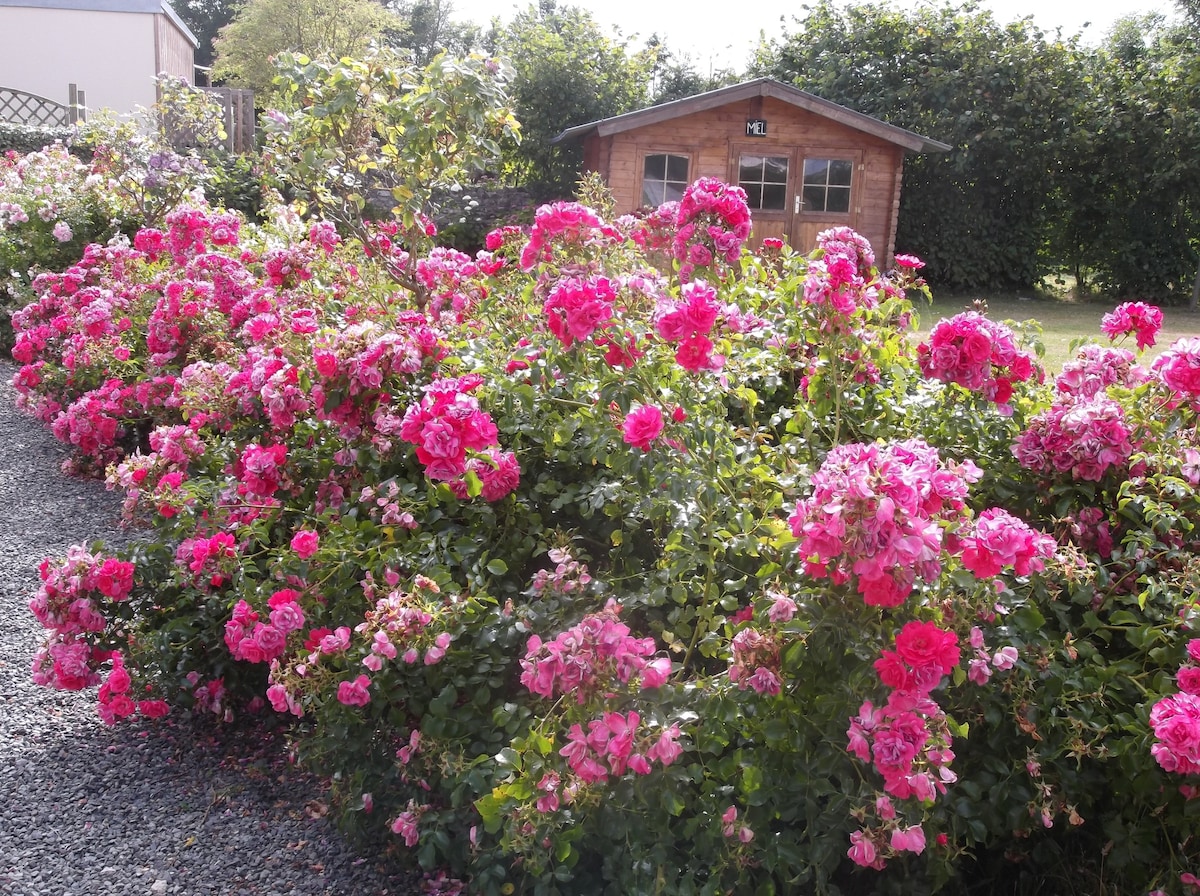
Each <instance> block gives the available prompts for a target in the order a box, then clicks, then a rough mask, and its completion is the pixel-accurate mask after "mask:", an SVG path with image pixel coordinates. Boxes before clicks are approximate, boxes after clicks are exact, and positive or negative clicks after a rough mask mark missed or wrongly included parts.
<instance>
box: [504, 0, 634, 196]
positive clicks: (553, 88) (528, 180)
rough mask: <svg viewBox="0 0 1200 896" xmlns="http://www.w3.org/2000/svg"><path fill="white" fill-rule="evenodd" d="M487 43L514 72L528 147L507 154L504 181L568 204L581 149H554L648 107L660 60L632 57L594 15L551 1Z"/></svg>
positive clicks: (515, 94) (519, 114)
mask: <svg viewBox="0 0 1200 896" xmlns="http://www.w3.org/2000/svg"><path fill="white" fill-rule="evenodd" d="M489 41H490V45H491V49H492V51H493V52H495V53H496V54H497V55H500V56H504V57H506V58H507V59H508V60H510V61H511V63H512V66H513V69H514V70H515V76H514V78H513V82H512V85H511V87H510V89H509V92H510V95H511V96H512V102H513V109H514V111H515V113H516V117H517V119H518V120H519V121H520V122H521V133H522V140H521V142H520V144H515V143H509V144H506V146H505V151H504V156H503V163H504V167H503V174H504V177H505V179H506V180H507V181H509V182H510V183H515V184H517V185H519V186H523V187H528V188H529V189H531V190H533V191H534V192H535V193H537V194H538V195H539V196H543V197H554V198H562V197H564V196H570V195H571V190H572V186H573V184H574V183H575V179H576V178H577V177H578V176H579V172H580V165H581V162H582V160H583V151H582V147H581V146H580V145H579V144H578V143H572V144H561V143H552V142H551V141H552V140H553V139H554V138H555V137H556V136H558V135H559V134H560V133H562V132H563V131H564V130H566V129H567V128H569V127H572V126H574V125H578V124H586V123H587V122H589V121H597V120H599V119H601V118H608V117H610V116H612V115H619V114H621V113H622V112H629V111H632V110H634V109H638V108H641V107H642V106H644V105H645V104H646V98H647V88H648V85H649V81H650V73H651V70H652V68H653V66H654V62H655V58H656V55H657V54H656V52H655V51H654V50H651V49H647V50H642V51H638V52H634V53H630V52H629V51H628V47H627V45H626V44H624V43H622V42H621V41H620V40H619V39H616V38H611V37H606V36H605V35H604V33H603V31H602V30H601V28H600V26H599V25H598V24H597V23H596V21H595V19H593V18H592V16H591V14H590V13H589V12H587V11H586V10H584V9H582V8H580V7H574V6H565V7H559V6H557V5H556V4H555V3H554V2H553V0H544V2H542V3H541V4H540V5H539V6H537V7H535V6H532V5H531V6H529V7H528V8H527V9H525V10H524V11H522V12H519V13H517V15H516V16H514V18H513V20H512V21H511V22H510V23H509V24H508V25H506V26H505V27H504V28H503V29H502V30H500V31H499V32H493V34H491V35H490V36H489Z"/></svg>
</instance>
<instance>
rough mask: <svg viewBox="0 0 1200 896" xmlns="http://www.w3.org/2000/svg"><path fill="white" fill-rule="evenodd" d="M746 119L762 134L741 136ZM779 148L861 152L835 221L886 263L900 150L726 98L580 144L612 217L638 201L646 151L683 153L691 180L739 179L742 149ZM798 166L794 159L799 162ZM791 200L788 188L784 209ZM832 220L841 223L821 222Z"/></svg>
mask: <svg viewBox="0 0 1200 896" xmlns="http://www.w3.org/2000/svg"><path fill="white" fill-rule="evenodd" d="M751 118H763V119H766V121H767V136H766V137H747V136H745V132H746V121H747V119H751ZM777 148H786V149H788V150H790V149H792V148H798V149H799V150H800V152H801V158H803V156H804V155H805V154H807V155H809V156H811V157H829V158H838V157H840V156H839V151H843V152H854V153H857V152H861V153H862V169H861V170H856V171H855V172H854V187H853V192H852V197H851V214H850V215H849V216H840V217H842V218H849V219H850V220H845V221H842V222H841V223H847V224H849V225H850V226H852V227H854V228H855V229H856V230H858V231H859V232H860V233H861V234H863V236H865V237H867V239H869V240H870V241H871V245H872V246H873V247H874V248H875V254H876V256H877V258H878V259H879V262H880V264H886V263H888V262H890V260H891V257H892V254H893V252H894V249H895V247H894V240H895V231H896V216H897V213H898V211H899V204H900V177H901V172H902V170H903V164H904V150H903V149H902V148H901V147H899V146H897V145H895V144H893V143H890V142H888V141H886V140H883V139H881V138H878V137H874V136H871V135H870V134H866V133H864V132H862V131H858V130H855V129H853V128H849V127H846V126H845V125H842V124H839V123H838V122H836V121H833V120H831V119H829V118H826V117H824V116H822V115H817V114H815V113H813V112H808V111H807V110H804V109H800V108H798V107H796V106H793V105H791V104H790V103H785V102H783V101H781V100H777V99H774V98H772V97H765V98H762V97H760V98H754V99H750V100H745V101H739V102H735V103H730V104H729V105H725V106H721V107H719V108H717V109H712V110H708V111H703V112H697V113H694V114H692V115H685V116H681V117H679V118H675V119H672V120H669V121H664V122H659V123H656V124H649V125H645V126H643V127H639V128H637V129H633V130H629V131H625V132H622V133H618V134H613V135H610V136H608V137H596V136H595V135H593V136H592V137H590V138H589V139H588V140H587V143H586V144H585V151H584V163H585V166H586V167H587V168H588V169H589V170H594V171H598V172H600V174H602V175H603V176H604V178H605V180H606V181H607V182H608V184H609V187H610V188H611V189H612V191H613V196H614V198H615V200H616V203H617V212H618V214H624V213H628V212H632V211H634V210H635V209H637V208H638V207H639V205H640V204H641V176H642V167H641V166H642V159H643V157H644V156H645V155H646V154H647V153H654V152H674V153H679V154H689V155H690V156H691V170H690V172H689V179H690V180H693V181H694V180H695V179H696V178H698V177H705V176H711V177H718V178H721V179H722V180H724V181H726V182H727V183H737V159H738V155H739V153H740V152H742V151H753V152H760V153H762V154H763V155H770V154H772V152H773V151H774V150H775V149H777ZM841 157H844V156H841ZM797 164H800V161H799V160H798V161H797ZM791 202H792V193H791V192H790V191H789V194H788V203H789V211H790V205H791ZM774 217H775V218H776V221H775V222H773V225H772V222H769V221H768V220H766V219H767V218H768V216H767V215H766V214H765V213H764V214H763V218H764V220H763V221H762V222H761V224H762V226H756V228H755V236H756V237H758V238H761V237H763V236H771V235H774V234H775V233H776V232H778V231H779V230H780V228H781V226H782V225H783V220H782V217H783V216H782V215H780V214H779V213H776V214H775V216H774ZM836 223H839V222H837V221H834V222H832V223H830V224H827V225H825V226H833V225H834V224H836ZM793 229H794V230H799V228H793ZM822 229H823V228H822ZM767 231H770V232H767ZM815 232H816V231H815V230H813V231H812V233H811V234H809V233H805V238H806V239H808V240H810V241H811V237H812V236H815ZM792 242H793V245H795V248H797V249H799V250H801V251H808V250H809V249H811V248H812V246H811V244H810V245H800V244H799V239H798V238H797V237H796V236H794V237H793V240H792Z"/></svg>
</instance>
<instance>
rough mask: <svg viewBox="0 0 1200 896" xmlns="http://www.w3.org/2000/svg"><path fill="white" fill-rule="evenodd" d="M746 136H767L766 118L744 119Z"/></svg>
mask: <svg viewBox="0 0 1200 896" xmlns="http://www.w3.org/2000/svg"><path fill="white" fill-rule="evenodd" d="M746 136H747V137H765V136H767V120H766V119H765V118H747V119H746Z"/></svg>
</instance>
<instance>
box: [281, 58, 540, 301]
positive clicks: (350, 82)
mask: <svg viewBox="0 0 1200 896" xmlns="http://www.w3.org/2000/svg"><path fill="white" fill-rule="evenodd" d="M278 65H279V73H280V75H279V82H278V84H279V101H280V109H279V111H278V112H276V113H273V114H271V115H268V116H267V117H266V120H265V127H266V131H267V141H268V143H267V147H266V150H265V155H266V159H267V161H268V165H269V166H270V168H271V169H272V171H273V172H274V173H275V174H276V175H277V176H278V177H279V178H280V179H281V180H282V181H283V183H284V184H286V185H287V187H288V188H289V189H291V190H295V191H296V192H297V193H298V194H299V195H300V197H301V198H302V199H303V200H305V202H306V203H307V206H308V209H309V211H310V213H312V214H314V215H318V216H323V217H326V218H328V219H330V220H332V221H335V222H336V223H337V224H338V225H339V226H340V227H342V228H344V229H345V230H347V231H349V232H350V233H353V234H355V235H357V236H359V237H360V238H364V237H365V231H364V229H363V228H364V220H363V219H364V214H365V213H366V211H367V208H368V205H369V204H370V203H371V200H372V193H375V192H381V193H384V194H386V195H389V196H390V199H391V201H392V202H393V203H394V204H393V206H392V208H391V212H392V215H393V216H394V217H395V220H396V222H397V223H398V225H399V227H400V232H401V235H400V240H401V245H402V246H403V247H404V248H406V249H407V250H408V254H407V255H406V256H405V257H404V258H403V259H400V258H399V257H398V256H396V260H395V263H394V264H393V265H392V272H393V275H394V276H395V277H396V278H397V279H398V280H400V281H401V282H403V283H404V284H405V285H407V286H409V287H410V288H411V289H413V290H414V291H416V292H417V293H418V294H420V293H421V286H420V285H419V284H418V282H417V280H416V278H415V275H414V269H413V265H415V263H416V260H417V257H418V255H419V253H420V252H421V251H422V250H423V249H425V248H428V247H429V246H430V245H432V242H431V239H432V236H433V232H432V227H431V224H430V221H429V219H430V217H431V216H432V214H433V212H434V209H433V207H432V199H433V197H434V196H435V195H436V194H437V192H438V191H444V190H452V191H457V190H460V189H461V186H462V184H463V183H464V182H467V181H469V179H470V178H471V176H472V175H473V174H475V173H476V172H478V171H479V170H480V169H482V168H483V167H484V166H485V165H486V164H487V163H488V162H489V161H491V160H492V159H494V158H495V157H496V155H497V154H498V152H499V141H500V139H501V138H502V137H504V136H508V137H515V136H516V134H517V125H516V122H515V120H514V119H513V117H512V114H511V113H510V111H509V109H508V106H507V104H506V97H505V93H504V84H505V81H506V78H507V72H506V70H505V69H504V67H503V66H501V65H500V64H499V63H497V62H495V61H494V60H490V59H485V58H483V57H479V56H472V57H468V58H466V59H455V58H451V57H449V56H445V55H442V56H438V57H437V58H435V59H434V60H433V61H432V62H430V63H429V65H427V66H425V67H423V68H418V67H416V66H414V65H413V64H412V63H411V62H409V61H408V60H407V58H405V57H403V56H399V55H397V54H396V53H394V52H392V51H388V50H375V51H372V52H371V53H369V54H367V55H366V56H365V57H364V58H362V59H360V60H353V59H347V58H343V59H339V60H337V61H329V60H327V59H326V60H320V59H316V60H314V59H308V58H307V57H304V56H290V55H287V54H284V55H282V56H280V57H279V60H278Z"/></svg>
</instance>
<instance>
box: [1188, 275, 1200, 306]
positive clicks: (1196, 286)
mask: <svg viewBox="0 0 1200 896" xmlns="http://www.w3.org/2000/svg"><path fill="white" fill-rule="evenodd" d="M1197 306H1200V265H1198V266H1197V267H1196V282H1195V283H1193V284H1192V300H1191V301H1190V302H1188V311H1195V310H1196V308H1197Z"/></svg>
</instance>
